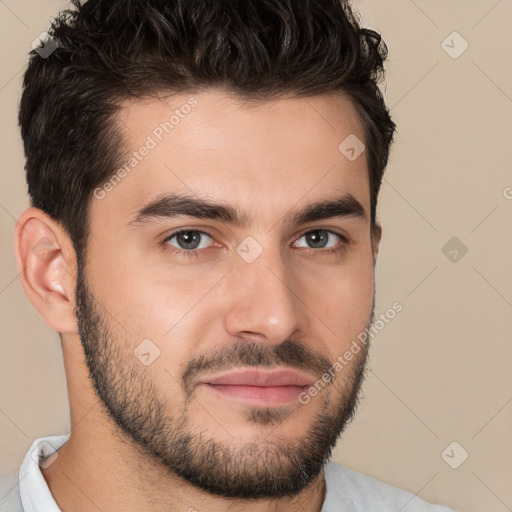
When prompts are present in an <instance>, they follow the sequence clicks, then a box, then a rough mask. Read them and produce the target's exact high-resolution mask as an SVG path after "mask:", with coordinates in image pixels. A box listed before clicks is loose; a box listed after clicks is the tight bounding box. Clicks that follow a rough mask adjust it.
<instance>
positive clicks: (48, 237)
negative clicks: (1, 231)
mask: <svg viewBox="0 0 512 512" xmlns="http://www.w3.org/2000/svg"><path fill="white" fill-rule="evenodd" d="M14 255H15V258H16V266H17V267H18V272H19V275H20V281H21V285H22V287H23V290H24V291H25V294H26V295H27V297H28V299H29V300H30V302H31V303H32V305H33V306H34V307H35V308H36V310H37V311H38V312H39V314H40V315H41V317H42V318H43V320H44V321H45V322H46V323H47V324H48V325H49V326H50V327H51V328H52V329H54V330H55V331H57V332H59V333H77V332H78V328H77V323H76V319H75V315H74V308H75V284H76V255H75V250H74V248H73V244H72V243H71V240H70V238H69V236H68V235H67V233H66V232H65V231H64V229H63V228H62V226H61V225H60V224H59V223H58V222H56V221H54V220H53V219H52V218H51V217H49V216H48V215H47V214H46V213H44V212H43V211H42V210H39V209H38V208H33V207H31V208H28V209H27V210H25V211H24V212H23V213H22V214H21V215H20V217H19V218H18V222H17V223H16V228H15V232H14Z"/></svg>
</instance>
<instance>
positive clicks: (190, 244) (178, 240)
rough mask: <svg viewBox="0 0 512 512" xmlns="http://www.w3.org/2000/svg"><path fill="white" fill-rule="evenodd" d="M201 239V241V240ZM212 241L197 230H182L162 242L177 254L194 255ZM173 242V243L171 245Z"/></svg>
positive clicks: (205, 234)
mask: <svg viewBox="0 0 512 512" xmlns="http://www.w3.org/2000/svg"><path fill="white" fill-rule="evenodd" d="M202 238H203V240H201V239H202ZM205 238H206V239H209V240H212V237H211V236H210V235H209V234H208V233H205V232H204V231H200V230H197V229H184V230H181V231H176V232H175V233H173V234H172V235H170V236H169V237H167V238H166V239H165V240H164V242H163V243H164V244H167V245H171V246H173V247H176V248H177V249H178V251H177V252H187V253H194V251H196V250H198V249H205V248H207V247H208V243H206V242H207V241H208V240H204V239H205ZM171 241H174V242H175V243H171Z"/></svg>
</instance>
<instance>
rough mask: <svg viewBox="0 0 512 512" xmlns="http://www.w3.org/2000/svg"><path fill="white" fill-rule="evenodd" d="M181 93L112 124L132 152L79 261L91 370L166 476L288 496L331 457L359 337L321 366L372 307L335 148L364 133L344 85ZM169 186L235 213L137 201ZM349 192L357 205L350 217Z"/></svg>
mask: <svg viewBox="0 0 512 512" xmlns="http://www.w3.org/2000/svg"><path fill="white" fill-rule="evenodd" d="M191 97H192V95H180V96H173V97H172V98H168V99H166V100H164V99H162V100H157V99H152V100H147V101H136V102H131V103H126V104H125V106H124V108H123V109H122V110H121V112H120V114H119V116H118V118H117V122H118V123H119V126H121V129H122V132H123V133H124V137H125V149H126V152H127V154H126V159H127V161H129V162H131V164H130V163H129V164H128V165H127V167H126V168H125V172H124V173H123V172H121V173H120V174H119V175H118V176H119V178H120V179H118V180H116V181H115V182H113V183H114V184H113V185H111V186H108V185H107V186H106V187H104V188H102V189H101V191H98V190H97V191H96V192H95V197H94V198H93V199H92V203H91V205H90V218H91V223H90V243H89V246H88V248H87V263H86V266H85V268H82V266H81V262H80V261H79V275H78V281H77V293H76V296H77V310H76V313H77V319H78V323H79V331H80V337H81V341H82V344H83V346H84V351H85V354H86V362H87V366H88V368H89V371H90V375H91V378H92V380H93V382H94V385H95V388H96V390H97V392H98V394H99V396H100V398H101V400H102V402H103V404H104V406H105V410H106V413H108V414H109V415H110V417H111V418H112V419H113V420H114V421H115V422H116V423H117V425H118V426H119V427H121V429H122V431H123V432H124V434H125V435H126V436H125V437H126V438H127V439H129V441H130V442H132V444H133V445H134V447H137V448H141V447H142V448H143V449H144V450H146V451H147V453H149V454H151V456H152V457H154V458H155V460H157V461H159V462H161V463H162V464H163V465H165V466H166V467H168V468H169V469H170V470H171V471H173V472H175V473H177V474H179V475H180V476H182V477H184V478H185V479H186V480H188V481H189V482H191V483H193V484H194V485H196V486H198V487H200V488H202V489H204V490H206V491H208V492H211V493H215V494H218V495H222V496H229V497H239V498H249V497H253V498H256V497H271V496H272V497H278V496H285V495H293V494H296V493H298V492H299V491H300V490H302V489H303V488H304V487H305V486H306V485H307V484H308V483H310V482H311V481H312V480H313V479H314V478H315V477H316V476H318V474H319V473H320V471H321V469H322V466H323V464H324V462H325V461H326V460H327V458H328V457H329V456H330V452H331V449H332V447H333V446H334V444H335V442H336V440H337V438H338V436H339V434H340V433H341V431H342V430H343V428H344V426H345V424H346V423H347V422H348V420H349V419H350V418H351V415H352V413H353V411H354V408H355V404H356V400H357V391H358V388H359V385H360V383H361V380H362V378H363V373H364V368H365V366H364V365H365V361H366V355H367V349H366V347H362V349H361V350H360V351H359V352H358V353H357V354H355V355H354V357H353V359H352V360H351V361H350V362H349V363H348V364H346V365H345V366H344V367H343V369H342V370H341V371H337V372H333V370H332V368H333V365H334V362H335V361H336V360H337V358H338V356H341V355H343V354H344V353H345V352H346V351H347V350H348V349H349V347H350V345H351V343H352V342H353V340H355V339H357V335H358V334H359V333H360V332H362V331H364V329H365V328H367V327H368V326H369V324H370V322H371V320H372V317H373V299H374V279H373V269H374V259H373V258H374V251H376V249H377V245H378V238H379V237H378V236H376V237H375V238H374V239H373V240H372V233H371V231H370V198H369V187H368V171H367V161H366V154H365V153H363V154H361V156H360V157H359V158H357V159H355V160H353V159H349V158H347V157H346V156H345V155H344V154H343V153H342V152H340V150H339V149H338V146H339V145H340V143H341V142H342V141H344V140H345V139H346V138H347V137H348V136H349V135H356V136H357V137H358V138H359V139H361V140H363V131H362V127H361V125H360V123H359V121H358V118H357V114H356V110H355V108H354V106H353V105H352V103H351V102H350V101H349V100H348V99H347V98H346V97H332V96H331V97H329V96H317V97H312V98H307V99H282V100H277V101H273V102H267V103H263V104H261V105H259V106H254V105H253V106H247V105H243V104H240V103H237V102H235V101H234V100H233V99H230V98H229V97H228V96H226V95H223V94H221V93H220V92H217V93H214V92H213V91H212V92H203V93H200V94H195V95H193V98H194V100H191V99H190V98H191ZM184 105H189V107H190V108H188V107H184ZM175 110H178V111H179V112H178V113H177V114H175V112H174V111H175ZM173 115H174V118H171V116H173ZM177 119H179V121H178V120H177ZM169 120H170V122H169ZM165 122H168V124H167V125H165V124H163V125H161V123H165ZM162 126H164V127H165V128H163V127H162ZM143 146H145V147H146V148H147V150H141V149H140V148H141V147H143ZM134 151H135V152H137V154H136V155H135V156H134V155H133V152H134ZM130 157H132V158H134V159H135V160H131V161H130V160H129V158H130ZM135 161H136V163H135ZM178 194H179V195H180V196H182V197H183V196H187V197H188V199H190V200H192V201H198V200H202V201H207V202H209V203H215V204H221V205H223V206H225V207H228V208H229V211H228V213H231V214H233V215H234V214H235V213H236V214H237V216H238V217H240V219H239V220H240V221H243V222H239V223H234V222H231V221H230V220H229V219H228V217H229V216H228V215H227V213H226V211H222V212H219V211H218V210H217V209H213V208H206V207H203V208H200V209H198V208H196V209H195V212H196V214H200V216H198V215H190V214H189V215H183V214H180V215H177V214H176V205H177V204H178V203H176V201H174V202H173V203H171V202H167V203H165V204H162V203H160V204H159V205H157V206H155V205H153V206H152V207H150V208H148V207H147V206H148V205H149V204H150V203H153V202H154V201H155V200H158V199H159V200H161V199H163V198H164V197H165V196H170V195H174V196H176V195H178ZM348 195H350V196H351V197H352V199H353V200H355V201H356V202H359V203H360V205H361V206H362V209H363V215H361V214H360V213H359V214H358V213H357V209H354V208H353V205H351V208H352V209H351V210H349V211H348V213H349V214H347V208H346V207H347V201H346V199H347V197H348ZM340 198H345V202H344V203H343V202H342V203H339V202H338V203H337V206H336V207H329V208H324V209H318V208H317V209H316V210H315V211H316V213H317V214H318V213H319V212H320V213H321V215H316V216H314V217H313V216H311V215H309V216H308V217H307V218H306V219H305V218H301V219H298V216H297V214H298V213H299V212H303V210H305V209H307V207H308V206H310V205H312V204H314V203H319V202H331V201H332V202H335V201H337V200H339V199H340ZM185 206H187V207H190V204H188V205H187V204H185V203H184V202H182V203H181V207H185ZM349 206H350V205H349ZM356 206H357V204H356ZM350 211H352V214H350ZM343 212H344V213H343ZM189 213H190V212H189ZM219 213H220V214H219ZM310 213H311V212H310ZM336 213H337V214H336ZM179 231H182V233H181V234H176V233H177V232H179ZM329 369H330V371H331V376H332V375H334V378H333V379H332V380H331V381H330V382H329V383H328V384H326V382H325V380H324V381H322V375H323V374H325V373H326V372H329ZM246 370H252V372H246ZM276 370H291V372H293V374H291V373H289V374H288V375H285V374H281V375H277V374H275V371H276ZM270 374H274V375H273V376H274V378H275V379H276V380H275V381H272V382H267V384H269V383H270V384H272V386H268V385H267V386H262V384H265V382H264V379H265V377H266V376H268V375H270ZM225 375H229V376H230V377H231V378H232V379H234V380H231V381H226V380H221V381H218V380H217V381H216V382H217V383H216V384H215V383H214V382H213V381H214V379H215V378H218V377H219V376H225ZM233 375H234V377H233ZM244 378H245V379H248V380H243V379H244ZM258 378H259V379H263V381H262V380H260V381H258V380H257V379H258ZM251 379H252V380H251ZM255 379H256V380H255ZM287 379H288V380H287ZM318 380H319V381H320V383H318V382H317V381H318ZM219 382H220V383H219ZM315 382H316V385H317V388H318V389H319V391H318V392H317V393H316V394H314V393H313V394H311V395H310V394H307V396H308V397H309V400H304V399H302V400H299V397H300V396H302V397H304V396H306V395H305V394H304V393H307V391H308V389H311V387H312V386H313V387H314V384H315ZM256 384H260V385H259V386H257V385H256ZM301 393H302V395H301Z"/></svg>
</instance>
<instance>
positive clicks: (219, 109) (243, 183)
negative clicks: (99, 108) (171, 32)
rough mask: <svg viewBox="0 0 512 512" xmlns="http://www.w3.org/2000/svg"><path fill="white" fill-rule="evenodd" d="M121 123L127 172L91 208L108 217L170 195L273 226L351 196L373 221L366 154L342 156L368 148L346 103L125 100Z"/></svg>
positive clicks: (198, 97)
mask: <svg viewBox="0 0 512 512" xmlns="http://www.w3.org/2000/svg"><path fill="white" fill-rule="evenodd" d="M115 121H116V122H117V124H118V126H119V129H120V132H121V133H122V137H123V142H124V147H123V151H124V154H123V157H122V162H123V166H122V168H123V169H124V171H123V170H121V172H118V174H120V175H122V176H121V177H119V176H118V178H119V179H115V180H114V181H112V180H110V181H111V182H112V186H111V187H107V188H108V189H109V190H108V193H107V194H106V195H105V199H103V200H102V201H101V204H98V205H93V209H94V208H95V207H98V208H100V209H101V211H102V212H103V215H105V216H108V215H109V214H111V213H114V212H115V213H116V214H117V216H119V215H120V214H122V215H123V216H125V217H128V216H130V215H133V213H134V212H135V211H136V210H137V209H138V208H140V206H141V205H142V204H143V203H147V202H148V201H149V200H150V198H151V197H154V196H155V195H161V194H163V193H173V192H179V193H186V194H189V195H197V196H199V197H204V198H206V197H207V198H209V199H216V200H219V201H222V202H224V203H228V204H233V205H235V204H236V205H240V204H243V205H245V208H244V211H246V212H248V215H250V216H251V215H252V216H254V217H258V221H264V219H267V220H268V221H269V222H275V220H276V219H275V218H276V216H277V217H279V216H281V215H282V212H283V211H285V210H289V209H290V207H291V206H292V205H297V204H299V205H300V204H307V203H308V202H309V201H311V202H312V201H318V200H322V199H325V198H329V197H339V195H340V194H343V193H350V194H351V195H352V196H354V197H355V198H356V199H357V200H358V201H359V202H360V203H361V204H362V205H363V207H364V209H365V211H366V214H367V216H369V207H370V205H369V190H368V170H367V159H366V151H364V152H363V153H362V154H361V155H360V156H359V157H358V158H356V159H354V160H350V159H349V158H347V156H346V154H345V153H343V152H342V151H341V150H340V144H341V145H342V149H343V148H344V145H343V143H344V141H346V140H348V141H352V138H354V137H356V138H357V139H354V140H359V141H364V132H363V128H362V125H361V122H360V120H359V116H358V114H357V111H356V108H355V106H354V104H353V102H352V101H351V100H350V99H349V98H348V97H347V96H341V95H321V96H313V97H308V98H289V99H285V98H283V99H276V100H272V101H265V102H261V103H257V104H248V103H245V102H243V101H239V100H236V99H235V98H233V97H231V96H229V95H227V94H226V93H223V92H220V91H208V92H201V93H197V94H192V93H191V94H179V95H172V96H169V97H167V98H163V97H162V98H160V99H156V98H152V99H145V100H134V101H126V102H125V103H124V104H123V106H122V108H121V109H120V111H119V113H118V114H117V116H116V120H115ZM345 145H346V144H345ZM93 201H94V200H93ZM109 210H110V212H109ZM103 215H102V216H103Z"/></svg>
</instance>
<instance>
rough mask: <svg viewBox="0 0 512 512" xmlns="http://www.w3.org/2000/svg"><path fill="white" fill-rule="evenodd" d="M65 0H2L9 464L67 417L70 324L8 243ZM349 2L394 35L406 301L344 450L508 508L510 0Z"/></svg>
mask: <svg viewBox="0 0 512 512" xmlns="http://www.w3.org/2000/svg"><path fill="white" fill-rule="evenodd" d="M65 5H66V4H65V3H64V2H62V1H60V0H44V1H43V0H24V1H16V2H15V1H14V0H4V1H1V2H0V19H1V25H0V28H1V30H0V41H1V45H0V51H1V59H2V66H1V77H0V105H1V112H2V123H1V137H0V139H1V142H0V143H1V151H0V158H1V168H2V172H1V175H0V180H1V188H0V237H1V252H0V257H1V266H0V305H1V310H0V315H1V316H0V325H1V335H2V341H1V344H0V431H1V434H2V435H1V438H0V454H1V463H0V474H3V473H6V472H8V471H12V470H13V469H17V468H18V466H19V464H20V463H21V460H22V458H23V456H24V454H25V452H26V450H27V449H28V446H29V445H30V443H31V442H32V441H33V440H34V439H35V438H37V437H41V436H46V435H55V434H63V433H66V432H67V431H68V428H69V419H68V403H67V392H66V385H65V378H64V369H63V364H62V355H61V350H60V344H59V340H58V336H57V335H56V334H55V333H54V332H52V330H51V329H50V328H49V327H48V326H46V324H45V323H44V322H43V321H42V320H41V318H40V317H39V316H38V314H37V313H36V312H35V310H34V309H33V308H32V306H31V304H30V303H29V302H28V300H27V298H26V297H25V295H24V293H23V290H22V288H21V286H20V281H19V279H18V275H17V269H16V266H15V263H14V257H13V252H12V233H13V228H14V225H15V219H16V218H17V216H18V215H19V214H20V213H21V212H22V211H23V210H24V209H25V208H26V207H27V206H28V199H27V196H26V186H25V181H24V173H23V165H24V159H23V154H22V149H21V140H20V137H19V133H18V129H17V127H16V109H17V103H18V99H19V94H20V84H21V76H22V70H23V69H24V67H25V64H26V54H27V52H28V51H29V48H30V43H31V41H32V40H33V39H34V38H35V37H36V36H37V35H38V34H39V33H40V32H42V31H44V30H46V29H47V28H48V25H49V18H50V16H52V15H54V14H55V13H56V12H57V10H58V9H59V8H61V7H64V6H65ZM354 5H355V6H356V8H358V9H360V10H361V13H362V19H363V21H364V23H365V24H366V25H367V26H370V27H371V28H374V29H377V30H378V31H381V32H382V33H383V36H384V39H385V40H386V42H387V44H388V46H389V51H390V58H389V63H388V68H387V69H388V75H387V88H386V91H385V95H386V99H387V101H388V103H389V105H390V106H391V107H392V115H393V118H394V120H395V122H396V123H397V124H398V131H399V133H398V137H397V143H396V145H395V146H394V148H393V151H392V157H391V161H390V164H389V167H388V170H387V174H386V177H385V181H384V184H383V188H382V192H381V196H380V202H379V210H378V212H379V214H378V215H379V218H380V221H381V223H382V225H383V228H384V236H383V242H382V248H381V253H380V257H379V262H378V265H377V308H376V313H377V315H378V314H379V313H381V312H384V311H385V310H386V309H387V308H389V307H390V306H391V304H392V303H393V302H395V301H399V302H401V303H402V304H403V308H404V309H403V311H402V312H401V313H399V314H398V315H397V316H396V318H395V319H394V320H392V321H391V323H389V324H388V325H386V327H385V328H384V329H383V330H382V331H381V332H380V333H379V334H378V336H377V337H376V338H374V341H373V349H372V355H371V368H372V372H371V373H370V374H369V378H368V380H367V381H366V383H365V386H364V400H363V401H362V403H361V406H360V408H359V411H358V415H357V418H356V420H355V421H354V423H353V424H352V425H351V426H350V427H349V429H348V431H347V432H346V434H345V435H344V439H343V441H342V442H340V443H339V445H338V448H337V450H336V452H335V455H334V459H335V460H337V461H339V462H341V463H343V464H345V465H347V466H349V467H351V468H353V469H356V470H359V471H363V472H365V473H368V474H370V475H372V476H375V477H377V478H380V479H382V480H385V481H387V482H389V483H391V484H394V485H397V486H400V487H404V488H406V489H408V490H410V491H412V492H414V493H418V495H419V496H421V497H423V498H425V499H427V500H430V501H434V502H441V503H444V504H447V505H449V506H451V507H453V508H456V509H458V510H461V511H469V512H476V511H482V510H485V511H495V512H502V511H503V512H504V511H506V510H512V485H511V483H512V482H511V480H512V479H511V474H512V472H511V469H512V462H511V461H512V436H511V426H512V372H511V371H510V363H511V361H512V357H511V356H512V348H511V344H510V337H511V336H510V332H511V329H512V314H511V313H512V272H511V270H510V265H511V261H512V236H511V235H512V172H511V170H510V146H511V143H512V140H511V129H510V126H511V124H510V118H511V116H512V73H511V67H510V66H511V57H512V51H511V48H512V32H511V31H510V22H511V20H512V1H511V0H501V1H496V0H492V1H491V0H489V1H485V0H471V1H469V0H464V1H462V0H450V1H447V0H436V1H432V0H429V1H427V0H415V1H413V0H410V1H407V0H393V1H386V2H383V1H382V0H360V1H358V2H355V4H354ZM454 31H456V32H458V33H459V34H460V35H461V36H462V37H463V38H464V40H466V41H467V43H468V44H469V47H468V49H467V50H466V51H465V52H464V53H462V54H461V55H460V56H459V57H458V58H456V59H454V58H452V57H451V56H449V55H448V53H446V51H445V50H444V49H443V48H446V45H448V46H451V47H452V48H451V49H450V48H447V50H449V51H450V52H452V53H453V52H457V51H458V50H459V49H461V48H462V46H461V43H462V41H461V40H460V39H458V38H457V37H458V36H455V38H454V37H453V36H451V37H450V38H448V40H447V42H446V43H445V45H444V46H442V42H443V41H444V40H445V39H446V38H447V36H449V34H451V33H452V32H454ZM507 187H510V188H507ZM507 197H508V198H511V199H507ZM452 237H457V238H458V239H459V240H460V242H461V243H463V244H464V245H465V246H466V247H467V249H468V252H467V253H466V254H465V255H464V256H463V257H462V258H460V260H458V261H457V262H453V261H450V259H449V258H448V257H447V256H445V254H444V253H443V251H442V248H443V246H444V245H445V244H446V243H447V242H448V241H449V240H450V239H451V238H452ZM448 249H449V250H452V248H451V247H450V246H449V247H448ZM445 252H447V250H445ZM460 254H461V253H460V252H459V253H458V257H460ZM453 441H456V442H457V443H459V445H460V447H462V448H460V447H458V446H457V447H456V448H455V449H454V450H453V452H452V451H450V450H449V451H448V454H449V455H450V456H451V457H449V458H448V460H450V461H451V462H452V464H454V463H456V462H458V461H460V457H461V453H462V451H461V450H462V449H464V450H466V451H467V452H468V453H469V458H468V459H467V460H466V461H465V462H464V463H463V464H462V465H460V467H458V469H452V468H451V467H449V466H448V464H447V463H446V462H445V461H444V460H443V458H442V457H441V453H442V452H443V451H444V449H445V448H446V447H447V446H448V445H450V443H452V442H453Z"/></svg>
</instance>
